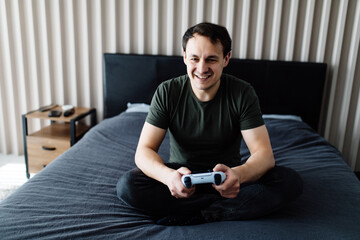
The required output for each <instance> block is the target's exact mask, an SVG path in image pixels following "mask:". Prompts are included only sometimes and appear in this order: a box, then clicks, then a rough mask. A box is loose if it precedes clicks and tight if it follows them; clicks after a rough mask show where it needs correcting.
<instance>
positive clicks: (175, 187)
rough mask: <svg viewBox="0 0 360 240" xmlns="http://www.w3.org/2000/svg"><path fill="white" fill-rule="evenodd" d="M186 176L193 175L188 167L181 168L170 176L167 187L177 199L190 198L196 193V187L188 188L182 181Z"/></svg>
mask: <svg viewBox="0 0 360 240" xmlns="http://www.w3.org/2000/svg"><path fill="white" fill-rule="evenodd" d="M186 174H191V171H190V170H189V169H188V168H186V167H181V168H179V169H177V170H174V171H172V172H171V174H169V176H168V180H167V182H166V185H167V186H168V188H169V190H170V192H171V195H172V196H174V197H176V198H189V197H190V196H191V195H193V194H194V193H195V186H193V187H192V188H187V187H185V185H184V184H183V183H182V181H181V177H182V176H183V175H186Z"/></svg>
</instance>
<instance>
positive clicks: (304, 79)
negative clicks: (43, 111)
mask: <svg viewBox="0 0 360 240" xmlns="http://www.w3.org/2000/svg"><path fill="white" fill-rule="evenodd" d="M224 72H226V73H229V74H232V75H234V76H237V77H238V78H241V79H243V80H245V81H247V82H249V83H251V85H252V86H253V87H254V88H255V91H256V92H257V94H258V97H259V100H260V105H261V109H262V112H263V113H264V114H292V115H298V116H301V117H302V119H303V120H304V121H305V122H306V123H308V124H309V125H310V126H311V127H313V128H314V129H315V130H317V128H318V123H319V118H320V111H321V105H322V104H321V102H322V96H323V90H324V84H325V79H326V64H324V63H304V62H284V61H270V60H243V59H230V63H229V65H228V66H227V67H226V68H225V69H224ZM183 74H186V66H185V64H184V62H183V59H182V57H180V56H158V55H155V56H154V55H133V54H104V117H105V118H109V117H112V116H115V115H117V114H119V113H120V112H122V111H124V110H125V109H126V104H127V103H128V102H131V103H150V102H151V98H152V95H153V94H154V92H155V90H156V87H157V86H158V85H159V84H160V83H161V82H163V81H165V80H168V79H170V78H173V77H177V76H180V75H183Z"/></svg>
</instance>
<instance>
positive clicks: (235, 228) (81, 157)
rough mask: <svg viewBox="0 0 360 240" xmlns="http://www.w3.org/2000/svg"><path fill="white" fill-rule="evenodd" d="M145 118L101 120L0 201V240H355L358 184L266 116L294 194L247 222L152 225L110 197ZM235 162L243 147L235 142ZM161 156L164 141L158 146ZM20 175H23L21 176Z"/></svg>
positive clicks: (335, 155) (333, 160) (309, 142)
mask: <svg viewBox="0 0 360 240" xmlns="http://www.w3.org/2000/svg"><path fill="white" fill-rule="evenodd" d="M145 116H146V114H145V113H122V114H120V115H118V116H116V117H113V118H111V119H107V120H104V121H102V122H101V123H100V124H98V125H97V126H96V127H94V128H92V129H91V130H90V131H89V132H88V133H87V134H86V135H85V136H84V137H83V139H82V140H80V141H79V142H78V143H76V144H75V146H73V147H72V148H71V149H69V150H68V151H67V152H65V153H64V154H63V155H61V156H60V157H59V158H57V159H56V160H55V161H53V162H52V163H51V164H49V165H48V166H47V167H46V169H44V170H43V171H42V172H40V173H39V174H37V175H35V176H34V177H33V178H31V179H30V180H29V181H28V182H27V183H26V184H24V185H23V186H22V187H21V188H19V189H18V190H17V191H16V192H15V193H14V194H12V195H11V196H10V197H8V198H7V199H5V200H4V201H2V202H1V203H0V239H207V240H210V239H257V240H259V239H360V224H359V220H360V182H359V181H358V180H357V178H356V177H355V175H354V174H353V173H352V172H351V170H350V168H349V167H348V166H347V165H346V164H345V162H344V160H343V159H342V157H341V155H340V153H339V152H338V151H337V150H336V149H335V148H333V147H332V146H331V145H329V144H328V143H327V142H326V141H325V140H324V139H323V138H322V137H320V136H319V135H318V134H317V133H315V132H314V131H313V130H312V129H311V128H310V127H308V126H307V125H306V124H305V123H303V122H299V121H294V120H278V119H266V125H267V127H268V130H269V134H270V138H271V143H272V146H273V150H274V154H275V158H276V163H277V164H278V165H282V166H288V167H291V168H294V169H295V170H297V171H298V172H299V174H300V175H301V177H302V178H303V181H304V192H303V194H302V196H301V197H300V198H299V199H297V200H296V201H295V202H293V203H292V204H291V205H289V206H287V207H285V208H284V209H283V210H281V211H280V212H278V213H276V214H272V215H270V216H268V217H266V218H263V219H258V220H252V221H232V222H214V223H208V224H202V225H196V226H185V227H180V226H174V227H165V226H158V225H155V224H154V222H153V221H152V220H151V218H149V217H148V216H146V215H144V214H143V213H141V212H139V211H136V210H135V209H132V208H131V207H129V206H127V205H125V204H123V203H122V202H120V201H119V200H118V199H117V197H116V189H115V186H116V183H117V180H118V178H119V177H120V176H121V175H122V174H123V173H124V172H125V171H127V170H129V169H131V168H134V167H135V164H134V153H135V149H136V145H137V142H138V138H139V134H140V131H141V128H142V125H143V123H144V119H145ZM241 153H242V156H243V159H244V161H245V159H246V158H247V157H248V154H249V153H248V150H247V149H246V147H245V146H243V145H242V147H241ZM160 154H161V155H162V156H163V158H164V159H167V157H168V155H169V139H168V137H166V138H165V141H164V143H163V145H162V146H161V148H160ZM24 174H25V173H24Z"/></svg>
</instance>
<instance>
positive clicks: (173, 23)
mask: <svg viewBox="0 0 360 240" xmlns="http://www.w3.org/2000/svg"><path fill="white" fill-rule="evenodd" d="M202 21H208V22H213V23H218V24H221V25H223V26H225V27H227V29H228V30H229V33H230V35H231V36H232V39H233V52H232V56H233V57H234V58H247V59H270V60H286V61H305V62H307V61H311V62H325V63H327V64H328V72H327V85H326V89H325V94H324V105H323V110H322V118H321V122H320V134H322V135H323V136H324V137H325V138H326V139H327V140H328V141H329V142H330V143H331V144H333V145H334V146H335V147H336V148H337V149H339V150H340V151H341V152H342V153H343V156H344V158H345V160H346V162H347V163H348V164H349V166H351V168H352V169H353V170H355V169H356V170H357V171H359V170H360V152H359V146H360V97H359V94H360V91H359V89H360V53H359V38H360V27H359V26H360V1H356V0H221V1H220V0H103V1H101V0H91V1H86V0H51V1H50V0H49V1H46V0H0V100H1V104H0V152H1V153H5V154H10V153H11V154H22V153H23V142H22V125H21V115H22V114H24V113H26V112H28V111H30V110H34V109H37V108H39V107H40V106H43V105H47V104H50V103H57V104H72V105H76V106H83V107H95V108H97V111H98V119H99V120H102V114H103V87H102V80H103V78H102V71H103V69H102V56H103V53H136V54H162V55H181V54H182V53H181V37H182V35H183V33H184V31H185V30H186V29H187V28H188V27H189V26H192V25H194V24H196V23H199V22H202ZM289 81H291V79H289ZM309 87H311V86H309ZM306 97H307V96H306V92H304V98H306ZM44 124H48V123H46V122H36V121H35V122H32V123H30V128H31V130H36V129H38V128H40V127H41V126H42V125H44Z"/></svg>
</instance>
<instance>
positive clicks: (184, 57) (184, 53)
mask: <svg viewBox="0 0 360 240" xmlns="http://www.w3.org/2000/svg"><path fill="white" fill-rule="evenodd" d="M183 61H184V63H185V65H186V52H185V51H183Z"/></svg>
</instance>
